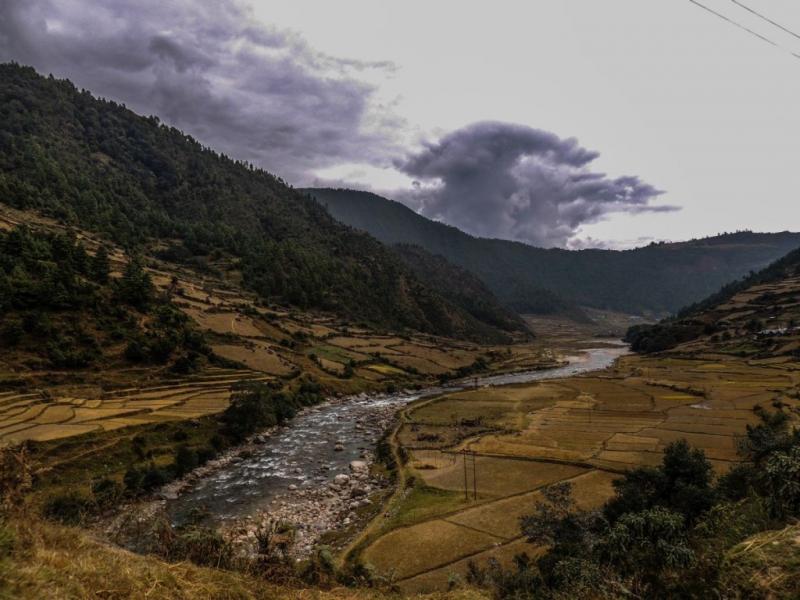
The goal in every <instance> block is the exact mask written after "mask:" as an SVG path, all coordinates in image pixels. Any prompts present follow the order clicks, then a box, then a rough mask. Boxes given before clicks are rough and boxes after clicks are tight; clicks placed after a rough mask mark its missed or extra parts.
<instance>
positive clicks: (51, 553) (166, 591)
mask: <svg viewBox="0 0 800 600" xmlns="http://www.w3.org/2000/svg"><path fill="white" fill-rule="evenodd" d="M7 539H10V540H11V544H12V545H11V546H10V548H8V549H7V548H6V544H5V540H7ZM391 597H393V596H392V595H391V594H388V595H387V594H386V593H384V592H382V591H380V590H370V589H364V588H361V589H349V588H336V589H332V590H320V589H303V588H293V587H286V586H283V587H281V586H278V585H275V584H271V583H268V582H267V581H264V580H262V579H258V578H257V577H253V576H249V575H245V574H242V573H237V572H231V571H223V570H219V569H213V568H204V567H199V566H196V565H193V564H191V563H188V562H180V563H167V562H164V561H161V560H158V559H157V558H155V557H150V556H140V555H137V554H133V553H130V552H127V551H125V550H122V549H120V548H117V547H114V546H109V545H107V544H104V543H102V542H99V541H96V540H94V539H92V538H90V537H89V536H88V535H86V534H85V533H84V532H83V531H81V530H80V529H76V528H72V527H63V526H59V525H53V524H50V523H47V524H44V523H41V522H38V521H35V520H31V519H21V518H16V519H12V520H11V521H10V522H6V523H5V524H4V525H1V526H0V598H3V600H6V599H9V600H10V599H12V598H13V599H14V600H40V599H43V598H47V599H48V600H81V599H87V600H88V599H90V598H91V599H96V598H104V599H114V600H123V599H130V600H140V599H143V598H147V599H148V600H251V599H252V600H255V599H258V600H312V599H313V600H379V599H383V598H391ZM481 598H485V596H484V595H483V594H481V593H479V592H476V591H472V590H458V591H454V592H452V593H442V594H435V595H433V596H429V599H430V600H479V599H481Z"/></svg>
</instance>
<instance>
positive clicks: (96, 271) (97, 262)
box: [89, 246, 111, 283]
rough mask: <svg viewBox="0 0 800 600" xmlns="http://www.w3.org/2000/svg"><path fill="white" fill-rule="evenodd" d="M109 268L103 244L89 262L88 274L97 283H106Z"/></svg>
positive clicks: (106, 252)
mask: <svg viewBox="0 0 800 600" xmlns="http://www.w3.org/2000/svg"><path fill="white" fill-rule="evenodd" d="M110 270H111V267H110V264H109V260H108V250H106V247H105V246H100V248H98V250H97V252H96V253H95V255H94V256H93V257H92V260H91V262H90V263H89V276H90V277H91V278H92V279H93V280H94V281H96V282H97V283H108V274H109V271H110Z"/></svg>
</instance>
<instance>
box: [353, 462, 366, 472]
mask: <svg viewBox="0 0 800 600" xmlns="http://www.w3.org/2000/svg"><path fill="white" fill-rule="evenodd" d="M350 470H351V471H353V472H354V473H365V472H366V471H368V470H369V465H368V464H367V463H366V462H365V461H363V460H353V461H350Z"/></svg>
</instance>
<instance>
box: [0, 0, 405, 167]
mask: <svg viewBox="0 0 800 600" xmlns="http://www.w3.org/2000/svg"><path fill="white" fill-rule="evenodd" d="M0 60H4V61H7V60H15V61H17V62H20V63H23V64H30V65H33V66H34V67H36V68H37V69H38V70H40V71H42V72H44V73H53V74H54V75H56V76H61V77H68V78H70V79H72V80H73V81H74V82H75V83H76V85H78V86H79V87H85V88H87V89H90V90H92V91H93V92H95V93H97V94H99V95H102V96H106V97H110V98H113V99H116V100H119V101H122V102H125V103H126V104H127V105H128V106H130V107H131V108H133V109H134V110H136V111H138V112H142V113H145V114H155V115H158V116H159V117H161V118H162V119H163V120H165V121H166V122H168V123H169V124H171V125H175V126H176V127H179V128H181V129H184V130H185V131H187V132H189V133H191V134H192V135H194V136H195V137H196V138H198V139H199V140H200V141H202V142H203V143H205V144H208V145H210V146H212V147H214V148H215V149H218V150H221V151H223V152H226V153H227V154H229V155H231V156H233V157H236V158H241V159H246V160H250V161H252V162H254V163H256V164H258V165H261V166H264V167H265V168H267V169H269V170H270V171H272V172H275V173H277V174H279V175H281V176H283V177H285V178H288V179H289V180H291V181H297V182H302V181H304V180H305V179H306V176H307V173H308V172H309V171H310V170H312V169H315V168H320V167H325V166H329V165H332V164H336V163H339V162H347V161H366V162H373V163H374V162H380V161H385V160H386V159H387V157H388V156H389V154H390V152H393V151H395V150H394V148H393V146H392V142H391V140H392V136H393V131H394V130H395V129H396V127H397V122H396V121H394V120H393V118H392V117H391V116H390V115H387V114H384V113H381V112H380V111H379V110H377V109H375V107H373V106H372V103H371V100H372V97H373V92H374V88H373V87H372V86H370V85H369V84H367V83H364V81H363V80H360V78H359V74H361V73H362V72H363V71H365V70H370V69H382V70H386V69H391V68H393V67H392V65H391V64H390V63H386V62H380V63H369V62H363V61H357V60H342V59H337V58H333V57H330V56H327V55H324V54H322V53H319V52H317V51H315V50H314V49H312V48H311V47H310V46H309V45H308V44H307V43H306V42H305V41H304V40H303V39H302V38H300V37H299V36H297V35H296V34H293V33H291V32H286V31H281V30H278V29H273V28H270V27H266V26H263V25H260V24H258V22H257V21H256V19H255V18H253V16H252V15H251V13H250V11H249V10H248V9H247V8H246V7H245V6H244V5H242V4H240V3H238V2H236V1H235V0H215V1H214V2H192V1H190V0H171V1H167V2H165V1H163V0H140V1H137V2H130V1H129V0H107V1H100V0H97V1H91V0H90V1H86V0H2V3H0Z"/></svg>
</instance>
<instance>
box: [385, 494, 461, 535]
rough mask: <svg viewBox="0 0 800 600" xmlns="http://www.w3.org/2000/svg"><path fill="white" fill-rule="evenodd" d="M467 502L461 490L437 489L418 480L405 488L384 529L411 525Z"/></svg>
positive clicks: (452, 509)
mask: <svg viewBox="0 0 800 600" xmlns="http://www.w3.org/2000/svg"><path fill="white" fill-rule="evenodd" d="M465 504H467V502H466V501H465V500H464V494H463V492H454V491H450V490H443V489H437V488H435V487H430V486H427V485H425V484H421V483H419V482H417V483H415V484H414V485H413V487H411V488H409V489H407V490H406V493H405V495H404V496H403V499H402V500H401V501H400V503H399V504H398V505H397V507H396V509H395V510H394V512H393V514H392V516H391V517H390V518H389V519H387V520H386V522H385V524H384V527H385V528H386V530H391V529H396V528H397V527H405V526H408V525H413V524H414V523H418V522H420V521H424V520H426V519H430V518H432V517H435V516H438V515H441V514H445V513H449V512H453V511H456V510H458V509H460V508H463V507H464V505H465Z"/></svg>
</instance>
